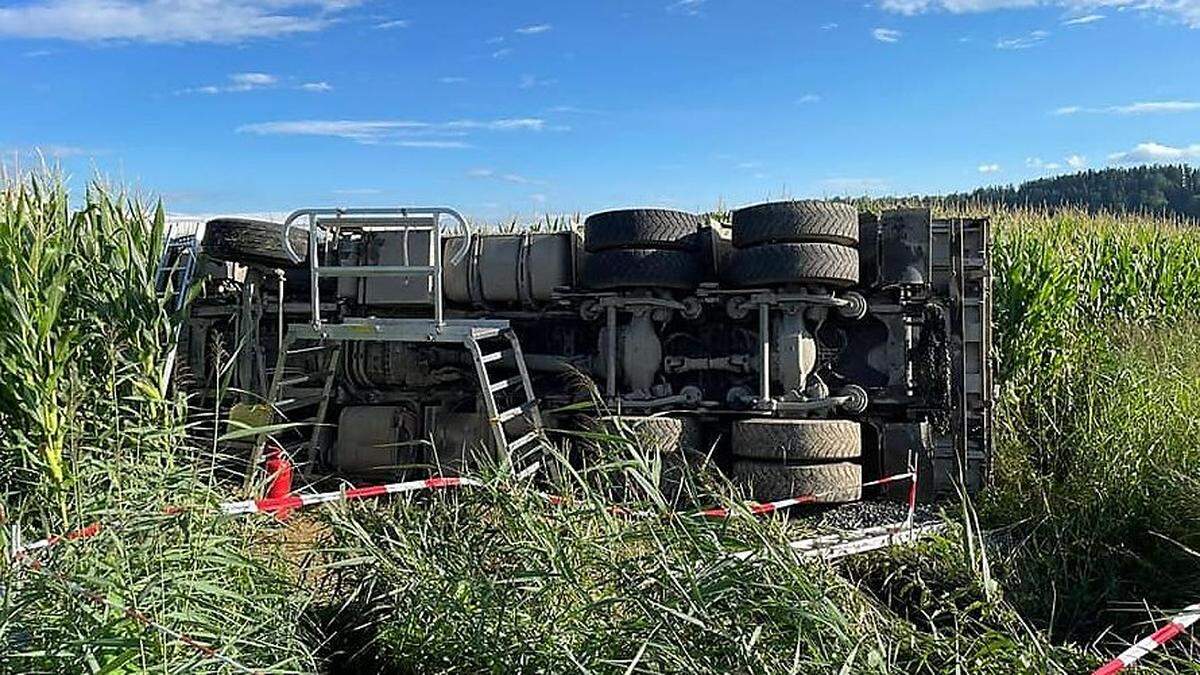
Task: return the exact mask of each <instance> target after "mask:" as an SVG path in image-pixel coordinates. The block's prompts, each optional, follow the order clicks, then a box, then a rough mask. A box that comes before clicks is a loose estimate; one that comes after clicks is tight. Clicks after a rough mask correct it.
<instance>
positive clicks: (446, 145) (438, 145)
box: [389, 141, 471, 150]
mask: <svg viewBox="0 0 1200 675" xmlns="http://www.w3.org/2000/svg"><path fill="white" fill-rule="evenodd" d="M389 145H398V146H400V147H402V148H431V149H436V150H457V149H461V148H469V147H471V144H470V143H467V142H466V141H394V142H392V143H390V144H389Z"/></svg>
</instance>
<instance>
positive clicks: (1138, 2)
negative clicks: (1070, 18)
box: [879, 0, 1200, 28]
mask: <svg viewBox="0 0 1200 675" xmlns="http://www.w3.org/2000/svg"><path fill="white" fill-rule="evenodd" d="M879 7H880V8H881V9H883V10H885V11H888V12H893V13H896V14H904V15H906V16H912V15H915V14H923V13H925V12H932V11H945V12H950V13H952V14H967V13H975V12H990V11H993V10H1000V9H1028V8H1030V7H1061V8H1063V9H1066V10H1067V11H1068V12H1070V13H1072V14H1081V15H1082V14H1084V13H1086V12H1089V11H1092V10H1099V9H1116V10H1119V11H1124V10H1132V11H1137V12H1144V13H1148V14H1153V15H1156V16H1160V17H1165V18H1167V19H1170V20H1172V21H1178V22H1180V23H1183V24H1185V25H1187V26H1188V27H1190V28H1200V0H880V2H879ZM1093 20H1096V19H1093ZM1089 22H1090V21H1089ZM1089 22H1079V23H1089ZM1072 25H1078V24H1072Z"/></svg>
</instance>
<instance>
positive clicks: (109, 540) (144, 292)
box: [0, 177, 313, 673]
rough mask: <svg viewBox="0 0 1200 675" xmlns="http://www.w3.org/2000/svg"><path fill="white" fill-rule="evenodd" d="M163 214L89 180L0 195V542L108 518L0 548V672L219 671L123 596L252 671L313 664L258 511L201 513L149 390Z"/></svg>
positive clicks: (207, 492) (158, 312) (165, 410)
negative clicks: (91, 530)
mask: <svg viewBox="0 0 1200 675" xmlns="http://www.w3.org/2000/svg"><path fill="white" fill-rule="evenodd" d="M162 220H163V219H162V210H161V208H159V209H157V210H153V209H148V208H145V207H144V206H142V205H140V204H139V203H138V202H136V201H132V200H129V199H126V198H124V197H123V196H122V195H120V194H118V193H114V192H111V191H109V190H106V189H105V188H103V187H101V186H93V187H92V188H91V189H90V190H89V191H88V194H87V195H86V198H85V201H84V202H83V203H82V204H79V205H75V206H72V204H71V203H70V201H69V195H68V193H67V191H66V189H65V188H64V186H63V184H62V182H61V181H59V180H58V179H56V178H54V177H35V178H29V179H27V180H24V181H21V182H9V183H6V184H5V185H4V186H3V190H2V191H0V325H3V326H4V330H3V331H0V490H2V493H0V524H2V525H3V529H2V530H0V545H3V546H4V547H5V549H6V550H7V549H8V547H9V546H10V545H11V544H12V543H13V542H12V541H11V539H12V537H13V535H14V533H15V534H19V536H20V537H21V538H22V539H24V540H25V541H32V540H36V539H39V538H42V537H45V536H47V535H50V534H55V533H61V532H65V531H67V530H70V529H74V528H78V527H82V526H83V525H85V524H88V523H91V522H95V521H100V522H103V523H106V524H109V525H113V524H119V525H120V527H119V528H109V529H107V530H104V531H102V534H101V535H100V536H98V537H96V538H94V539H88V540H80V541H77V542H71V543H67V544H63V545H61V546H58V547H55V548H54V549H51V550H47V551H43V552H41V553H40V554H38V555H37V561H38V562H40V563H41V567H37V566H35V565H32V564H29V563H27V562H21V561H17V562H13V561H10V560H9V557H8V556H7V555H5V556H4V558H3V561H0V672H20V673H29V672H54V673H58V672H72V673H75V672H78V673H87V672H108V673H132V672H145V671H152V672H164V673H177V672H178V673H182V672H217V671H222V670H227V669H225V668H222V667H221V664H219V663H217V662H216V661H214V660H213V659H211V658H208V657H207V656H205V655H204V654H202V653H200V652H198V651H197V650H195V649H192V648H190V647H187V646H185V645H183V644H181V643H180V642H179V641H178V640H176V639H174V638H171V637H168V636H166V635H164V634H163V633H161V632H159V631H156V630H153V629H150V628H148V627H147V626H146V625H145V624H144V623H143V622H141V621H138V620H136V619H134V618H131V617H130V616H129V614H128V613H127V612H126V610H128V609H132V610H136V611H137V612H140V613H142V615H144V616H147V617H149V618H151V619H152V620H155V621H158V622H159V623H161V624H163V625H164V626H166V627H168V628H169V629H170V630H174V631H179V632H183V633H186V634H188V635H190V636H192V637H194V638H196V639H198V640H201V641H204V642H208V643H211V644H212V645H214V646H215V647H216V648H217V649H219V650H220V651H221V652H222V653H223V654H225V655H227V656H228V657H230V658H233V659H236V660H237V661H239V662H241V663H243V664H245V665H246V666H247V667H251V668H253V669H255V670H263V671H269V670H275V669H279V668H284V669H287V670H309V669H311V668H312V667H313V659H312V655H311V649H310V647H309V646H308V645H307V644H305V643H304V642H302V640H301V637H300V636H301V630H302V628H303V627H302V626H301V625H300V624H299V623H298V620H299V619H300V617H301V616H302V613H303V610H304V595H303V594H299V593H297V592H296V589H295V588H293V587H292V586H291V584H290V582H289V580H288V578H287V576H286V575H285V573H284V568H283V564H282V560H281V559H280V557H279V556H278V555H275V554H273V552H272V548H271V547H270V546H267V545H264V544H263V543H262V540H263V533H262V529H263V527H264V524H263V523H262V522H261V521H260V522H258V523H255V522H252V521H231V520H228V519H224V518H219V517H216V516H214V515H213V511H212V507H213V506H214V505H215V504H216V502H217V501H218V499H219V496H220V494H221V492H220V491H219V490H218V489H217V486H216V485H215V484H214V483H213V481H211V480H210V479H209V478H208V476H209V472H208V467H209V466H210V465H211V462H212V459H211V458H209V457H205V456H203V454H202V453H201V452H200V451H199V450H197V449H195V448H192V447H190V446H189V445H188V444H187V443H186V433H185V429H184V422H183V420H184V410H185V406H184V402H183V401H182V400H177V399H169V398H164V397H163V396H162V393H161V392H160V391H159V390H158V373H159V369H160V367H161V361H162V357H163V354H162V345H163V344H164V343H165V339H164V338H165V336H166V335H167V334H168V333H167V332H168V330H169V329H170V327H169V321H168V320H167V317H166V314H165V313H164V311H163V309H162V307H160V303H159V301H158V300H157V299H156V297H155V294H154V289H153V283H154V278H153V275H154V271H155V267H156V266H157V264H158V253H159V249H160V248H161V244H162V236H163V222H162ZM168 504H170V505H175V506H179V507H183V508H185V509H187V512H186V513H185V514H183V515H180V516H166V515H164V514H163V513H162V510H163V507H164V506H165V505H168ZM72 584H75V585H78V586H79V587H82V588H84V589H87V591H88V592H89V593H93V594H96V595H98V596H100V597H102V598H104V603H100V604H98V603H96V602H94V601H92V600H89V599H88V597H87V596H85V595H82V594H81V593H79V592H78V591H77V590H73V588H74V587H73V586H72Z"/></svg>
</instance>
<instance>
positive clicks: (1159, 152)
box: [1108, 142, 1200, 164]
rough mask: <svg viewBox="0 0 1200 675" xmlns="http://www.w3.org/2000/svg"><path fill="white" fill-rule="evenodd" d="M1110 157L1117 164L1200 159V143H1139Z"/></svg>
mask: <svg viewBox="0 0 1200 675" xmlns="http://www.w3.org/2000/svg"><path fill="white" fill-rule="evenodd" d="M1108 159H1109V161H1110V162H1115V163H1117V164H1169V163H1172V162H1186V161H1192V160H1200V143H1194V144H1192V145H1188V146H1184V147H1178V148H1177V147H1172V146H1170V145H1162V144H1161V143H1154V142H1149V143H1139V144H1137V145H1136V146H1135V147H1134V148H1133V149H1132V150H1127V151H1125V152H1114V153H1113V154H1111V155H1109V156H1108Z"/></svg>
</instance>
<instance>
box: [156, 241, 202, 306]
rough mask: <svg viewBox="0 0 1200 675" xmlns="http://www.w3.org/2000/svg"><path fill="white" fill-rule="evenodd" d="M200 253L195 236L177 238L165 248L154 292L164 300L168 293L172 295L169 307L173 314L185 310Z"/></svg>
mask: <svg viewBox="0 0 1200 675" xmlns="http://www.w3.org/2000/svg"><path fill="white" fill-rule="evenodd" d="M198 252H199V246H198V245H197V243H196V237H195V236H186V237H176V238H174V239H171V240H170V241H168V242H167V245H166V246H165V247H164V248H163V254H162V257H161V258H160V259H159V261H158V270H157V272H156V273H155V275H154V291H155V293H157V294H158V296H159V297H160V298H164V299H165V298H166V297H167V292H168V291H170V292H171V293H172V295H171V296H170V297H171V299H172V302H170V303H169V307H170V309H171V311H173V312H178V311H179V310H181V309H183V305H184V303H185V302H186V301H187V291H188V287H189V286H191V285H192V276H193V275H194V274H195V273H196V254H197V253H198Z"/></svg>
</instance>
